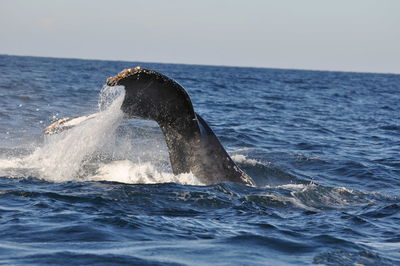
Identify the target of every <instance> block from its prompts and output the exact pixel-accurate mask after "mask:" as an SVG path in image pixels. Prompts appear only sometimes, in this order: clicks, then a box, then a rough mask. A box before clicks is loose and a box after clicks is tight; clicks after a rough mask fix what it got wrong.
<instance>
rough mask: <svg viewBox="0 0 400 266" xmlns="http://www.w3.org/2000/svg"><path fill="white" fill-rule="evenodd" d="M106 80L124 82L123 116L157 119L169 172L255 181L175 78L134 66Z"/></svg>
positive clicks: (61, 125) (67, 124)
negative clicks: (223, 144) (197, 111)
mask: <svg viewBox="0 0 400 266" xmlns="http://www.w3.org/2000/svg"><path fill="white" fill-rule="evenodd" d="M106 84H107V85H108V86H123V87H124V89H125V97H124V100H123V102H122V105H121V110H122V112H123V113H124V116H125V118H127V119H130V118H136V119H145V120H153V121H155V122H156V123H157V124H158V125H159V127H160V128H161V131H162V133H163V135H164V138H165V142H166V144H167V147H168V153H169V159H170V163H171V168H172V171H173V174H174V175H179V174H183V173H192V174H193V175H194V176H195V177H196V178H197V179H198V180H199V181H200V182H202V183H204V184H205V185H211V184H216V183H221V182H234V183H239V184H244V185H247V186H255V183H254V181H253V179H252V178H251V177H250V176H249V175H247V174H246V173H245V172H244V171H243V170H242V169H240V168H239V167H238V166H237V165H236V163H235V162H234V161H233V160H232V158H231V157H230V156H229V154H228V153H227V151H226V150H225V149H224V147H223V146H222V144H221V142H220V141H219V139H218V137H217V136H216V135H215V133H214V132H213V130H212V129H211V128H210V126H209V125H208V124H207V122H206V121H205V120H204V119H203V118H202V117H201V116H200V115H199V114H198V113H196V112H195V110H194V108H193V104H192V101H191V99H190V97H189V94H188V93H187V91H186V90H185V89H184V88H183V87H182V86H181V85H180V84H179V83H178V82H176V81H175V80H173V79H171V78H169V77H167V76H165V75H163V74H161V73H159V72H157V71H154V70H151V69H145V68H141V67H135V68H128V69H124V70H122V71H121V72H120V73H119V74H117V75H115V76H113V77H110V78H108V79H107V81H106ZM93 116H94V115H88V116H84V117H79V118H75V119H69V118H64V119H60V120H58V121H56V122H54V123H53V124H51V125H50V126H49V127H47V128H46V129H45V133H46V134H54V133H57V132H59V131H62V130H64V129H68V128H71V127H73V126H75V125H76V124H78V123H80V122H82V121H84V120H87V119H91V118H93Z"/></svg>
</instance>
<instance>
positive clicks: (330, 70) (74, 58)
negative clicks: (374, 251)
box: [0, 53, 400, 75]
mask: <svg viewBox="0 0 400 266" xmlns="http://www.w3.org/2000/svg"><path fill="white" fill-rule="evenodd" d="M0 56H19V57H36V58H51V59H72V60H87V61H89V60H90V61H111V62H127V63H132V62H136V63H144V64H165V65H188V66H211V67H236V68H256V69H278V70H296V71H315V72H318V71H319V72H342V73H358V74H382V75H400V72H399V73H396V72H372V71H371V72H370V71H357V70H332V69H311V68H310V69H307V68H283V67H265V66H240V65H219V64H218V65H212V64H199V63H171V62H150V61H142V60H138V61H129V60H118V59H98V58H79V57H57V56H41V55H21V54H19V55H18V54H3V53H0Z"/></svg>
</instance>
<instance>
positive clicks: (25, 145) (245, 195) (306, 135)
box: [0, 56, 400, 265]
mask: <svg viewBox="0 0 400 266" xmlns="http://www.w3.org/2000/svg"><path fill="white" fill-rule="evenodd" d="M136 65H140V66H142V67H147V68H151V69H154V70H157V71H159V72H161V73H164V74H166V75H167V76H169V77H171V78H173V79H175V80H176V81H178V82H179V83H180V84H181V85H183V86H184V87H185V88H186V89H187V91H188V93H189V95H190V96H191V98H192V101H193V105H194V107H195V110H196V111H197V112H198V113H199V114H201V115H202V117H203V118H204V119H205V120H206V121H207V122H208V123H209V125H210V126H211V127H212V128H213V129H214V131H215V133H216V135H217V136H219V138H220V140H221V142H222V143H223V145H224V146H225V148H226V149H227V151H228V152H229V153H230V154H231V156H232V158H233V159H234V160H235V161H236V162H237V164H238V165H239V166H240V167H241V168H242V169H244V170H245V171H246V172H247V173H248V174H249V175H250V176H252V177H253V179H254V180H255V182H256V183H257V186H256V187H247V186H243V185H239V184H233V183H229V182H226V183H220V184H215V185H211V186H204V185H203V184H201V182H199V181H198V180H197V179H196V177H195V176H193V175H192V174H190V173H188V174H183V175H179V176H174V175H173V174H172V171H171V167H170V165H169V158H168V151H167V148H166V145H165V142H164V138H163V136H162V134H161V131H160V129H159V128H158V126H157V124H156V123H154V122H151V121H141V120H125V119H123V115H122V114H121V112H120V110H119V106H120V103H121V100H122V98H123V93H124V92H123V89H121V88H109V87H104V82H105V79H106V78H107V77H109V76H113V75H115V74H116V73H118V72H119V71H120V70H122V69H123V68H128V67H135V66H136ZM399 102H400V75H393V74H364V73H345V72H325V71H300V70H284V69H260V68H239V67H219V66H196V65H177V64H149V63H138V62H117V61H95V60H77V59H59V58H35V57H16V56H0V264H78V265H83V264H99V265H101V264H106V265H118V264H140V265H232V264H233V265H287V264H289V265H296V264H298V265H304V264H313V263H315V264H325V265H399V264H400V231H399V228H400V104H399ZM92 113H97V116H96V117H95V118H94V119H91V120H89V121H87V122H86V123H83V124H82V125H79V126H77V127H75V128H72V129H70V130H67V131H64V132H62V133H60V134H56V135H50V136H49V135H44V134H43V129H44V128H45V127H46V126H47V125H49V124H50V123H51V122H52V121H54V120H56V119H59V118H63V117H75V116H81V115H87V114H92Z"/></svg>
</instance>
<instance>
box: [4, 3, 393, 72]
mask: <svg viewBox="0 0 400 266" xmlns="http://www.w3.org/2000/svg"><path fill="white" fill-rule="evenodd" d="M0 36H1V37H0V54H14V55H35V56H51V57H73V58H91V59H111V60H126V61H146V62H166V63H189V64H207V65H235V66H257V67H275V68H299V69H322V70H344V71H367V72H391V73H400V0H375V1H371V0H331V1H328V0H276V1H269V0H246V1H243V0H241V1H235V0H201V1H200V0H198V1H194V0H163V1H162V0H154V1H152V0H140V1H135V0H132V1H128V0H126V1H122V0H121V1H118V0H114V1H102V0H96V1H94V0H80V1H78V0H35V1H33V0H26V1H22V0H0Z"/></svg>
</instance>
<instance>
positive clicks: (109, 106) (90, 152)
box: [0, 86, 202, 185]
mask: <svg viewBox="0 0 400 266" xmlns="http://www.w3.org/2000/svg"><path fill="white" fill-rule="evenodd" d="M124 96H125V90H124V89H123V87H121V86H114V87H110V86H104V87H103V89H102V90H101V92H100V97H99V100H98V109H99V112H98V113H96V114H93V115H90V116H88V117H90V118H89V119H86V118H83V119H81V121H83V122H79V123H78V124H77V125H75V126H74V127H72V128H71V129H69V130H65V131H63V132H61V133H58V134H52V135H45V136H44V143H43V145H41V146H40V147H37V148H36V149H35V150H34V152H33V153H32V154H30V155H28V156H26V157H23V158H8V159H7V160H4V159H1V160H0V172H1V171H2V170H3V171H4V170H6V173H4V175H7V176H14V177H26V176H37V177H40V178H41V179H44V180H46V181H50V182H64V181H100V180H102V181H116V182H123V183H134V184H135V183H141V184H149V183H150V184H153V183H169V182H175V183H181V184H186V185H202V183H201V182H200V181H198V180H197V178H196V177H195V176H194V175H193V174H191V173H187V174H180V175H177V176H175V175H173V174H172V173H171V171H168V170H170V169H168V168H170V167H159V165H160V162H162V163H161V164H164V165H165V162H166V161H167V160H165V158H164V157H166V156H168V155H167V153H166V152H165V151H164V152H163V151H160V146H161V145H160V143H158V144H156V143H157V141H158V142H160V140H159V139H158V140H157V139H154V136H152V137H151V143H147V145H145V146H143V143H140V141H139V143H136V145H137V147H135V148H133V147H131V145H132V140H131V139H123V138H122V137H121V136H117V134H116V129H117V128H118V126H120V124H121V121H122V118H123V113H122V111H121V110H120V106H121V104H122V101H123V99H124ZM77 120H80V119H77ZM117 137H118V138H119V139H118V141H116V138H117ZM126 137H127V138H132V137H133V138H135V137H136V138H137V137H139V138H140V137H141V136H131V135H130V136H126ZM121 138H122V139H121ZM162 142H164V140H162ZM164 144H165V143H164ZM102 152H105V153H111V154H112V155H111V156H108V157H111V158H107V160H106V162H103V161H102V160H99V158H102V157H107V156H105V155H104V154H103V156H99V154H101V153H102ZM163 153H164V154H163ZM160 155H161V156H160ZM162 155H166V156H162ZM127 157H129V159H127ZM143 158H144V161H143V162H142V160H141V159H143ZM115 159H117V160H115ZM118 159H119V160H118ZM132 160H136V161H138V163H135V162H132ZM157 166H158V167H157ZM160 168H161V169H160ZM166 168H167V169H166ZM7 170H8V171H7ZM10 170H12V171H10Z"/></svg>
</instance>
